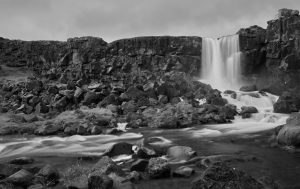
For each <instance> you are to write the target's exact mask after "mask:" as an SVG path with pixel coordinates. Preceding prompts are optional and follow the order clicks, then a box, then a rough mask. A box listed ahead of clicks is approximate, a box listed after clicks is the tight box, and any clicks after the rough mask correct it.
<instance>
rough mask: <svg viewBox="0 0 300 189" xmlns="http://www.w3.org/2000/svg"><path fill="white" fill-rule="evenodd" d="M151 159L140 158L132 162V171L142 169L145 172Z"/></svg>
mask: <svg viewBox="0 0 300 189" xmlns="http://www.w3.org/2000/svg"><path fill="white" fill-rule="evenodd" d="M148 163H149V161H148V160H145V159H138V160H136V161H135V162H133V163H132V164H131V167H130V171H140V172H143V171H145V170H146V168H147V166H148Z"/></svg>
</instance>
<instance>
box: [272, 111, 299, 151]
mask: <svg viewBox="0 0 300 189" xmlns="http://www.w3.org/2000/svg"><path fill="white" fill-rule="evenodd" d="M277 141H278V143H279V144H283V145H293V146H300V113H292V114H291V116H290V117H289V118H288V119H287V121H286V124H285V125H284V126H283V127H282V128H281V129H280V130H279V132H278V135H277Z"/></svg>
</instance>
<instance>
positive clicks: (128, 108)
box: [121, 100, 138, 115]
mask: <svg viewBox="0 0 300 189" xmlns="http://www.w3.org/2000/svg"><path fill="white" fill-rule="evenodd" d="M121 108H122V110H123V113H124V114H125V115H126V114H128V113H134V112H136V111H137V110H138V106H137V104H136V103H135V102H134V101H133V100H130V101H128V102H123V104H122V106H121Z"/></svg>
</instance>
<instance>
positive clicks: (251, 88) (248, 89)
mask: <svg viewBox="0 0 300 189" xmlns="http://www.w3.org/2000/svg"><path fill="white" fill-rule="evenodd" d="M240 91H243V92H252V91H257V87H256V85H247V86H242V87H241V88H240Z"/></svg>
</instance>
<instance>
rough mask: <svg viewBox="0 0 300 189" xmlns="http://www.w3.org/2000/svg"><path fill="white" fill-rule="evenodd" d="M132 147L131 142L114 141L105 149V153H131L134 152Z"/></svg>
mask: <svg viewBox="0 0 300 189" xmlns="http://www.w3.org/2000/svg"><path fill="white" fill-rule="evenodd" d="M132 147H133V146H132V144H129V143H126V142H120V143H116V144H114V145H113V146H111V147H110V148H109V149H107V151H106V152H105V155H107V156H108V157H114V156H118V155H123V154H126V155H131V154H133V153H134V152H133V150H132Z"/></svg>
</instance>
